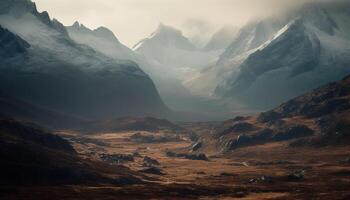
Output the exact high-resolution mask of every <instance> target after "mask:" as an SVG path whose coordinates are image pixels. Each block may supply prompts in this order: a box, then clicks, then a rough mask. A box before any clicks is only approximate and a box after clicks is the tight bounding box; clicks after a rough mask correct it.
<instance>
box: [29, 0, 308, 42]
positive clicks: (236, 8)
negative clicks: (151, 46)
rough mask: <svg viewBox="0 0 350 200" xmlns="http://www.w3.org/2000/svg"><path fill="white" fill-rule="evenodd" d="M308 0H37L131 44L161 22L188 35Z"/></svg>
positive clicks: (57, 14) (61, 16)
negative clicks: (104, 29)
mask: <svg viewBox="0 0 350 200" xmlns="http://www.w3.org/2000/svg"><path fill="white" fill-rule="evenodd" d="M302 1H304V0H34V2H36V4H37V7H38V9H39V11H44V10H46V11H48V12H49V13H50V16H51V18H56V19H58V20H59V21H61V22H62V23H63V24H64V25H71V24H73V23H74V22H75V21H79V22H80V23H82V24H84V25H86V26H87V27H90V28H97V27H99V26H105V27H108V28H109V29H111V30H112V31H113V32H114V33H115V34H116V36H117V37H118V39H119V40H120V41H121V42H123V43H124V44H126V45H127V46H129V47H132V46H133V45H134V44H135V43H137V42H138V41H139V40H141V39H143V38H145V37H147V36H148V35H149V34H150V33H152V32H153V31H154V30H155V29H156V28H157V26H158V24H159V23H160V22H162V23H164V24H166V25H170V26H174V27H176V28H179V29H181V30H183V32H184V34H185V35H187V36H194V34H199V33H200V34H202V36H203V37H206V36H209V35H211V34H212V33H213V32H214V31H215V30H217V29H219V28H221V27H222V26H224V25H234V26H240V25H242V24H244V23H246V22H247V21H248V20H251V19H253V18H256V17H261V16H266V15H270V14H273V13H276V12H280V11H283V10H285V9H289V8H291V7H293V6H296V5H299V3H301V2H302Z"/></svg>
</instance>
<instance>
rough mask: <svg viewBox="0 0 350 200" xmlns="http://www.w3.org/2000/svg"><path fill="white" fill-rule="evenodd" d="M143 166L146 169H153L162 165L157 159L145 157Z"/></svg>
mask: <svg viewBox="0 0 350 200" xmlns="http://www.w3.org/2000/svg"><path fill="white" fill-rule="evenodd" d="M143 164H144V166H146V167H153V166H159V165H160V163H159V162H158V161H157V160H156V159H153V158H151V157H148V156H145V157H144V158H143Z"/></svg>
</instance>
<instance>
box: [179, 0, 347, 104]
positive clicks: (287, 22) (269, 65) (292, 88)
mask: <svg viewBox="0 0 350 200" xmlns="http://www.w3.org/2000/svg"><path fill="white" fill-rule="evenodd" d="M349 8H350V4H349V3H348V2H340V1H337V2H322V3H321V2H314V3H308V4H305V5H304V6H303V7H302V8H299V9H297V10H294V11H291V12H289V13H287V14H283V15H279V16H276V17H272V18H268V19H264V20H262V21H259V22H254V23H250V24H248V25H246V26H245V27H243V28H242V29H241V30H240V31H239V34H238V36H237V38H236V39H235V40H234V41H233V42H232V43H231V45H230V46H229V47H228V48H227V49H226V51H225V52H224V53H223V54H222V55H221V56H220V58H219V59H218V61H217V62H216V63H212V64H211V65H209V66H208V67H207V68H206V69H205V70H202V71H199V72H197V73H196V74H195V75H194V76H192V77H191V78H189V79H188V80H187V82H186V85H187V86H188V87H190V88H191V89H192V90H193V91H194V92H197V93H200V94H202V95H207V96H210V95H211V96H217V97H219V98H223V99H227V101H231V102H234V103H235V104H237V105H238V108H240V107H245V108H246V109H270V108H273V107H274V106H277V105H278V104H280V103H282V102H283V101H286V100H288V99H290V98H293V97H295V96H298V95H300V94H302V93H305V92H307V91H309V90H311V89H314V88H317V87H319V86H320V85H323V84H326V83H329V82H331V81H335V80H338V79H339V78H341V77H343V76H345V75H346V74H348V73H349V72H350V71H349V68H348V67H347V65H349V63H350V54H349V52H350V51H349V50H350V49H349V42H350V40H349V31H350V29H349V25H348V23H347V21H348V20H349V19H350V16H349V14H348V13H349V10H350V9H349ZM208 83H210V84H208Z"/></svg>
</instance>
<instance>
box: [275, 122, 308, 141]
mask: <svg viewBox="0 0 350 200" xmlns="http://www.w3.org/2000/svg"><path fill="white" fill-rule="evenodd" d="M313 134H314V131H313V130H311V129H310V128H308V127H307V126H303V125H298V126H293V127H290V128H288V129H287V130H285V131H283V132H279V133H277V134H276V135H275V136H274V137H273V138H274V140H277V141H283V140H290V139H295V138H300V137H307V136H312V135H313Z"/></svg>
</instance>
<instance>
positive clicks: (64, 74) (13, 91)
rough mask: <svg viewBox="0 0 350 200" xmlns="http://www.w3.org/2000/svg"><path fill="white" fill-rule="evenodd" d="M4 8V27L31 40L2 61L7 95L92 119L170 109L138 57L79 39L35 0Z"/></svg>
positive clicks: (0, 6) (11, 3)
mask: <svg viewBox="0 0 350 200" xmlns="http://www.w3.org/2000/svg"><path fill="white" fill-rule="evenodd" d="M0 11H1V13H0V24H1V26H2V27H4V28H5V29H7V30H8V32H12V35H13V36H12V38H17V37H16V36H15V35H17V36H18V37H20V38H21V40H23V41H26V42H27V43H28V44H29V45H30V47H29V48H26V51H25V52H23V51H22V52H19V53H18V54H16V55H14V57H8V56H7V57H2V59H1V61H0V64H1V65H0V71H1V74H0V81H1V84H0V90H2V91H4V92H5V93H6V94H8V95H10V96H13V97H15V98H17V99H20V100H24V101H26V102H29V103H33V104H36V105H40V106H43V107H47V108H49V109H52V110H59V111H61V112H66V113H69V114H74V115H80V116H84V117H90V118H109V117H117V116H124V115H137V116H139V115H162V114H163V113H164V112H167V108H166V107H165V105H164V104H163V102H162V100H161V99H160V97H159V94H158V92H157V90H156V88H155V86H154V84H153V82H152V80H151V79H150V78H149V77H148V75H147V74H145V73H144V72H143V71H142V70H141V69H140V68H139V67H138V66H137V64H135V63H134V62H131V61H116V60H114V59H111V58H109V57H107V56H105V55H103V54H101V53H98V52H96V51H94V50H93V49H91V48H90V47H88V46H85V45H80V44H77V43H75V42H74V41H73V40H72V39H71V38H70V37H69V35H68V33H67V31H66V29H65V27H64V26H63V25H62V24H60V23H59V22H58V21H57V20H52V21H51V20H50V18H49V17H48V14H47V13H46V12H44V13H38V12H37V10H36V8H35V4H34V3H32V2H31V1H29V0H15V1H2V2H1V4H0ZM5 32H6V31H5ZM102 32H103V31H102ZM103 33H104V32H103ZM7 34H8V33H7ZM2 35H4V36H2V37H5V35H6V34H2ZM15 41H18V39H15ZM1 49H2V51H7V48H6V46H1Z"/></svg>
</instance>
